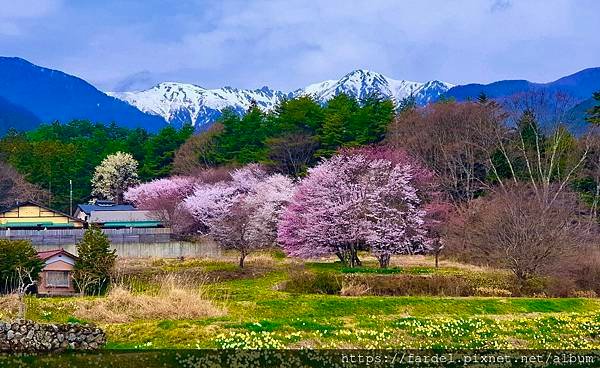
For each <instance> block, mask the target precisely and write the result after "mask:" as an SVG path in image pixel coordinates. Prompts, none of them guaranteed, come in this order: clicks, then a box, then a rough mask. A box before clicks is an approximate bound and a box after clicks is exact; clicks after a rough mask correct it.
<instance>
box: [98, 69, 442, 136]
mask: <svg viewBox="0 0 600 368" xmlns="http://www.w3.org/2000/svg"><path fill="white" fill-rule="evenodd" d="M450 87H452V85H451V84H449V83H444V82H440V81H430V82H427V83H419V82H410V81H405V80H395V79H391V78H388V77H386V76H384V75H382V74H379V73H375V72H371V71H368V70H355V71H353V72H351V73H348V74H346V75H345V76H343V77H342V78H341V79H339V80H326V81H323V82H319V83H315V84H311V85H309V86H307V87H305V88H300V89H297V90H295V91H293V92H290V93H285V92H281V91H275V90H272V89H269V88H268V87H263V88H261V89H256V90H244V89H236V88H231V87H224V88H219V89H206V88H202V87H199V86H196V85H193V84H185V83H175V82H165V83H161V84H159V85H157V86H155V87H153V88H150V89H148V90H145V91H140V92H109V93H108V94H109V95H111V96H114V97H117V98H120V99H122V100H124V101H127V102H128V103H130V104H131V105H133V106H135V107H137V108H138V109H140V110H141V111H144V112H147V113H150V114H155V115H158V116H161V117H162V118H164V119H165V120H167V121H168V122H170V123H174V124H183V123H192V124H194V125H195V126H196V127H198V128H201V127H203V126H206V125H208V124H210V123H212V122H213V121H215V120H216V119H217V118H218V117H219V116H220V114H221V112H222V111H223V110H224V109H225V108H226V107H231V108H233V109H234V110H235V111H237V112H239V113H243V112H244V111H246V110H247V109H248V108H249V107H250V104H251V103H252V101H255V102H256V103H257V104H258V106H259V107H261V108H263V109H265V110H270V109H272V108H273V107H274V106H275V105H276V104H277V103H278V102H279V101H280V100H281V99H282V98H284V97H296V96H300V95H311V96H313V97H314V98H315V99H316V100H317V101H319V102H326V101H327V100H329V99H331V98H332V97H333V96H335V95H337V94H340V93H346V94H349V95H351V96H354V97H356V98H358V99H362V98H365V97H366V96H369V95H371V94H377V95H379V96H382V97H386V98H391V99H393V100H395V101H400V100H401V99H403V98H405V97H408V96H409V95H411V94H412V95H413V96H415V100H416V101H417V103H419V104H426V103H428V102H430V101H434V100H436V99H437V98H439V96H440V95H442V94H443V93H445V92H446V91H447V90H448V89H449V88H450Z"/></svg>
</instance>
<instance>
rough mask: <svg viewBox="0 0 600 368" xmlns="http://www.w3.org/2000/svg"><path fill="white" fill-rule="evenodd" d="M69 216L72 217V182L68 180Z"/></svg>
mask: <svg viewBox="0 0 600 368" xmlns="http://www.w3.org/2000/svg"><path fill="white" fill-rule="evenodd" d="M69 215H71V216H73V180H72V179H69Z"/></svg>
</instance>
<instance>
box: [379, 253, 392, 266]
mask: <svg viewBox="0 0 600 368" xmlns="http://www.w3.org/2000/svg"><path fill="white" fill-rule="evenodd" d="M377 260H379V268H388V266H389V265H390V255H389V254H383V255H380V256H379V257H377Z"/></svg>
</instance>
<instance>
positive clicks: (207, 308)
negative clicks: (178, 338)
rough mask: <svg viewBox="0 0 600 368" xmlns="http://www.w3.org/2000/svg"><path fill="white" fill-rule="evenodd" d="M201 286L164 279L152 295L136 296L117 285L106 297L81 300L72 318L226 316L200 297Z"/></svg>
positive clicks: (107, 320)
mask: <svg viewBox="0 0 600 368" xmlns="http://www.w3.org/2000/svg"><path fill="white" fill-rule="evenodd" d="M201 290H202V286H201V285H186V283H185V282H183V281H182V280H181V279H180V278H177V277H174V276H167V277H165V278H164V279H163V280H161V282H160V287H159V289H158V291H157V292H156V293H153V294H139V293H134V292H132V291H131V290H130V289H129V288H127V287H125V286H122V285H118V286H115V287H113V288H112V289H111V290H110V292H109V293H108V295H107V296H105V297H101V298H97V299H94V300H84V301H81V302H80V304H79V307H78V309H77V310H76V311H75V313H74V314H75V316H76V317H78V318H82V319H85V320H88V321H94V322H105V323H124V322H131V321H136V320H155V319H173V320H182V319H197V318H206V317H217V316H222V315H224V314H225V311H224V310H223V309H221V308H218V307H217V306H215V305H214V304H213V302H212V301H211V300H209V299H208V298H207V297H206V296H205V295H204V294H203V293H202V291H201Z"/></svg>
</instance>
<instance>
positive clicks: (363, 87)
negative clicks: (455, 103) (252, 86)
mask: <svg viewBox="0 0 600 368" xmlns="http://www.w3.org/2000/svg"><path fill="white" fill-rule="evenodd" d="M452 87H453V85H452V84H450V83H445V82H440V81H430V82H426V83H420V82H411V81H407V80H396V79H392V78H388V77H386V76H384V75H383V74H379V73H375V72H372V71H368V70H362V69H359V70H355V71H353V72H351V73H348V74H346V75H345V76H343V77H342V78H341V79H339V80H327V81H324V82H321V83H315V84H311V85H309V86H307V87H305V88H302V89H299V90H297V91H294V95H302V94H310V95H312V96H314V97H315V99H317V100H318V101H327V100H329V99H331V98H332V97H334V96H335V95H338V94H340V93H346V94H349V95H352V96H355V97H356V98H358V99H362V98H365V97H367V96H369V95H372V94H377V95H379V96H382V97H386V98H390V99H392V100H394V101H395V102H399V101H400V100H402V99H403V98H405V97H408V96H410V95H413V96H414V97H415V100H416V102H417V103H418V104H420V105H424V104H427V103H428V102H431V101H434V100H436V99H437V98H438V97H439V96H440V95H442V94H443V93H444V92H446V91H447V90H448V89H450V88H452Z"/></svg>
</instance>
